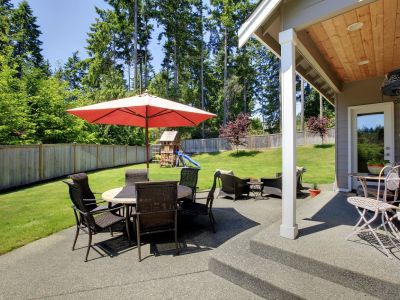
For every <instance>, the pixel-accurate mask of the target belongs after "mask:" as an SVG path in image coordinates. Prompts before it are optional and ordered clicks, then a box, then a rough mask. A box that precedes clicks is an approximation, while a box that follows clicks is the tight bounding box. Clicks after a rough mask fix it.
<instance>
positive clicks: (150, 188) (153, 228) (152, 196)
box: [132, 181, 179, 262]
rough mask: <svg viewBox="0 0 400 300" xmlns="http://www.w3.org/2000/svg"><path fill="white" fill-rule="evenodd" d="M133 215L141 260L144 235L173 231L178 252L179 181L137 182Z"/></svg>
mask: <svg viewBox="0 0 400 300" xmlns="http://www.w3.org/2000/svg"><path fill="white" fill-rule="evenodd" d="M132 209H133V212H132V215H133V217H134V218H135V220H136V234H137V245H138V255H139V262H140V261H141V260H142V257H141V250H140V246H141V241H140V237H141V236H142V235H148V234H153V233H161V232H169V231H173V232H174V236H175V248H176V253H177V254H178V253H179V245H178V229H177V223H178V221H177V219H178V207H177V182H176V181H161V182H141V183H137V184H136V207H133V208H132Z"/></svg>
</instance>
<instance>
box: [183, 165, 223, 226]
mask: <svg viewBox="0 0 400 300" xmlns="http://www.w3.org/2000/svg"><path fill="white" fill-rule="evenodd" d="M220 175H221V173H220V172H218V171H217V172H215V174H214V181H213V184H212V187H211V189H210V190H209V191H208V194H207V197H205V198H204V197H197V198H196V199H197V200H201V199H206V203H205V204H203V203H199V202H183V203H182V204H181V209H182V210H181V213H182V215H188V216H199V215H203V216H208V217H209V219H210V225H211V229H212V231H213V232H214V233H215V227H214V224H215V223H216V222H215V219H214V215H213V212H212V206H213V202H214V198H215V189H216V185H217V179H218V178H219V176H220Z"/></svg>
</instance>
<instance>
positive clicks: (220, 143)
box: [181, 128, 335, 153]
mask: <svg viewBox="0 0 400 300" xmlns="http://www.w3.org/2000/svg"><path fill="white" fill-rule="evenodd" d="M296 142H297V145H315V144H320V143H321V138H320V137H319V136H317V135H313V134H310V133H309V132H297V137H296ZM246 143H247V145H246V146H244V147H242V148H243V149H267V148H278V147H281V146H282V134H280V133H279V134H268V135H253V136H248V137H246ZM324 143H330V144H332V143H335V128H330V129H329V130H328V134H327V136H326V137H325V139H324ZM181 144H182V148H183V150H184V151H185V152H187V153H204V152H218V151H226V150H232V147H231V145H230V144H229V143H228V142H227V141H226V139H224V138H213V139H196V140H183V141H181Z"/></svg>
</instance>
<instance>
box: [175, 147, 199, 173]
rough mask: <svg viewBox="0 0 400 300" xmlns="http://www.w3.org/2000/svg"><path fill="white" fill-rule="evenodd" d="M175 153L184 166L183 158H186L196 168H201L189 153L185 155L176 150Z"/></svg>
mask: <svg viewBox="0 0 400 300" xmlns="http://www.w3.org/2000/svg"><path fill="white" fill-rule="evenodd" d="M176 155H178V158H179V160H180V161H181V162H182V163H183V165H184V166H186V164H185V161H184V159H186V160H187V161H188V162H190V163H191V164H192V165H194V166H195V167H196V168H199V169H201V166H200V164H199V163H198V162H196V161H194V160H193V159H192V158H191V157H190V156H189V155H186V154H185V153H183V152H182V151H176Z"/></svg>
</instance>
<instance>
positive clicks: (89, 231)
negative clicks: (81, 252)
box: [85, 228, 92, 262]
mask: <svg viewBox="0 0 400 300" xmlns="http://www.w3.org/2000/svg"><path fill="white" fill-rule="evenodd" d="M88 229H89V230H88V233H89V242H88V247H87V250H86V257H85V262H87V260H88V256H89V251H90V248H91V247H92V231H91V230H90V228H88Z"/></svg>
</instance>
